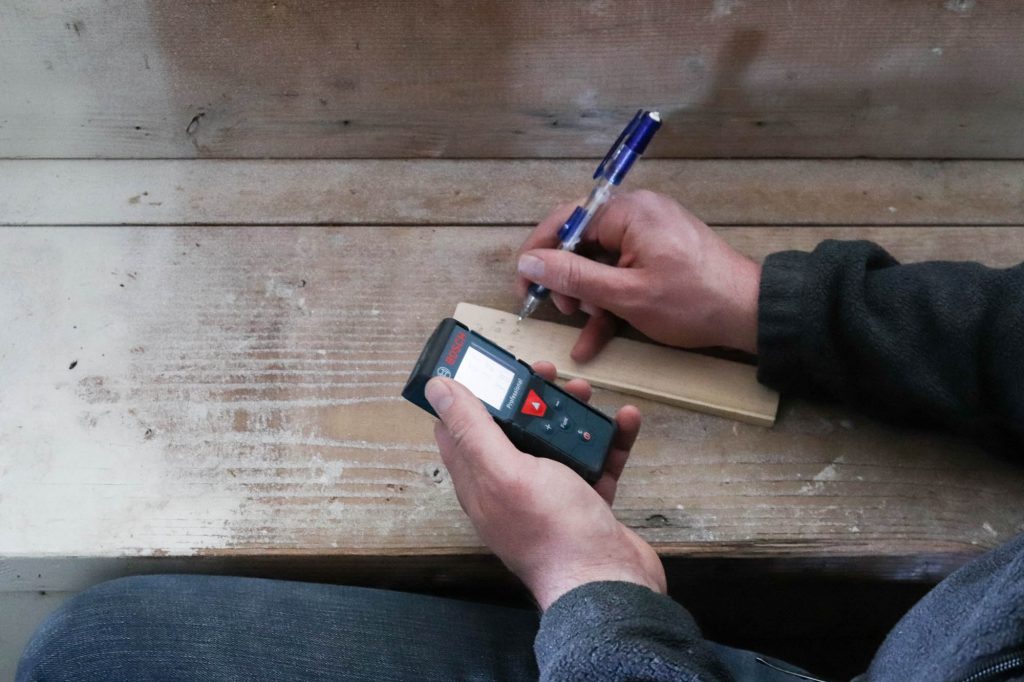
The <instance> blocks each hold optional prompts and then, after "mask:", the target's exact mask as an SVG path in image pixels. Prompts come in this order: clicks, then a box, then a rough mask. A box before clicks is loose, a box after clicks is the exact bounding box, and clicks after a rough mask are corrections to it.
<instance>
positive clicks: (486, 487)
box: [426, 363, 665, 610]
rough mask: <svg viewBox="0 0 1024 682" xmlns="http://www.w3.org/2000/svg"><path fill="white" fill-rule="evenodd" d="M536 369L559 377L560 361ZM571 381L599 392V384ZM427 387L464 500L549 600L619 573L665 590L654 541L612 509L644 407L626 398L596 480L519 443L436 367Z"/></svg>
mask: <svg viewBox="0 0 1024 682" xmlns="http://www.w3.org/2000/svg"><path fill="white" fill-rule="evenodd" d="M534 370H535V371H536V372H537V373H538V374H540V375H541V376H543V377H544V378H546V379H548V380H549V381H550V380H554V377H555V367H554V365H552V364H551V363H537V364H536V365H534ZM565 390H566V391H568V392H569V393H571V394H572V395H574V396H576V397H577V398H579V399H580V400H583V401H588V400H590V393H591V391H590V385H589V384H588V383H587V382H585V381H583V380H580V379H576V380H572V381H570V382H568V383H567V384H566V386H565ZM426 397H427V400H428V401H430V404H431V405H432V406H433V408H434V410H435V411H436V412H437V414H438V415H439V416H440V417H441V421H439V422H438V423H437V426H436V427H435V428H434V437H435V438H436V439H437V445H438V448H439V449H440V450H441V458H442V459H443V460H444V463H445V466H446V467H447V468H448V472H449V473H450V474H451V477H452V483H454V485H455V493H456V495H457V496H458V498H459V504H461V505H462V508H463V509H464V510H465V511H466V514H468V515H469V518H470V520H471V521H472V522H473V526H474V527H475V528H476V530H477V533H478V534H479V535H480V539H481V540H483V542H484V543H485V544H486V545H487V546H488V547H490V548H491V550H492V551H493V552H494V553H495V554H496V555H497V556H498V558H500V559H501V560H502V561H503V562H504V563H505V565H506V566H508V567H509V569H511V571H512V572H513V573H515V574H516V575H518V576H519V578H520V579H521V580H522V581H523V583H524V584H525V585H526V587H527V588H528V589H529V590H530V592H531V593H532V594H533V596H534V599H536V600H537V603H538V604H539V605H540V607H541V608H542V609H545V610H546V609H547V608H548V607H549V606H550V605H551V604H552V603H554V601H555V600H556V599H558V597H560V596H561V595H563V594H565V593H566V592H568V591H569V590H571V589H573V588H575V587H578V586H580V585H583V584H585V583H589V582H594V581H598V580H620V581H626V582H632V583H637V584H640V585H645V586H647V587H649V588H650V589H652V590H655V591H657V592H661V593H664V592H665V572H664V570H663V569H662V566H661V560H660V559H659V558H658V555H657V554H656V553H655V551H654V550H653V549H652V548H651V546H650V545H648V544H647V543H646V542H644V541H643V540H642V539H641V538H640V536H638V535H637V534H636V533H634V532H633V531H632V530H630V529H629V528H626V527H625V526H624V525H622V524H621V523H619V521H618V520H617V519H616V518H615V516H614V515H613V514H612V510H611V503H612V500H613V499H614V497H615V487H616V484H617V482H618V479H619V475H620V474H621V473H622V468H623V466H625V464H626V458H627V457H628V456H629V449H630V447H632V445H633V441H634V440H635V439H636V435H637V432H638V431H639V430H640V412H639V410H637V409H636V408H635V407H633V406H631V405H627V406H626V407H623V408H622V409H620V410H619V411H618V413H617V414H616V416H615V420H616V422H617V424H618V432H617V435H616V439H615V443H614V444H613V446H612V450H611V452H610V453H609V455H608V460H607V462H606V465H605V473H604V475H603V476H602V477H601V479H600V480H598V482H597V483H596V484H595V485H594V486H593V487H591V486H590V485H588V484H587V482H586V481H584V480H583V479H582V478H580V477H579V475H578V474H576V473H575V472H574V471H572V470H571V469H569V468H568V467H566V466H564V465H562V464H559V463H558V462H555V461H552V460H549V459H543V458H540V457H534V456H532V455H528V454H526V453H523V452H520V451H519V450H517V449H516V448H515V447H514V446H513V445H512V443H511V442H510V441H509V440H508V438H507V437H506V436H505V434H504V433H502V431H501V429H500V428H498V425H497V424H496V423H495V422H494V420H493V419H492V418H491V415H490V414H489V413H488V412H487V409H486V408H485V407H484V405H483V403H481V402H480V400H479V399H477V398H476V397H475V396H474V395H473V394H472V393H470V392H469V390H468V389H467V388H465V387H464V386H462V385H461V384H458V383H456V382H454V381H452V380H451V379H442V378H440V377H434V378H433V379H431V380H430V381H429V382H428V383H427V386H426Z"/></svg>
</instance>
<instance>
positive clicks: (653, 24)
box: [0, 0, 1024, 158]
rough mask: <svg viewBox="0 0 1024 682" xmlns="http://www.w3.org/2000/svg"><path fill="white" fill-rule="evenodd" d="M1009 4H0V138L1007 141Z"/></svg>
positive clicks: (198, 147)
mask: <svg viewBox="0 0 1024 682" xmlns="http://www.w3.org/2000/svg"><path fill="white" fill-rule="evenodd" d="M1022 34H1024V6H1022V5H1021V4H1020V3H1016V2H976V1H975V0H957V1H948V2H946V1H943V0H934V1H928V2H925V1H916V2H901V3H893V2H889V1H887V0H864V1H862V2H849V1H841V0H829V1H824V2H823V1H821V0H789V1H788V2H786V3H784V4H783V5H782V6H780V5H779V4H778V3H774V2H740V1H736V0H699V1H695V2H686V3H682V2H677V1H675V0H653V1H651V2H644V3H633V2H549V3H539V2H527V1H523V0H516V1H509V2H481V3H469V4H465V3H453V2H450V1H447V0H446V1H441V2H431V3H423V2H407V1H405V0H382V1H379V2H334V1H333V0H307V1H304V2H295V1H293V0H275V1H274V2H269V1H266V2H256V3H254V2H252V1H251V0H230V1H227V2H217V3H183V2H176V1H174V0H150V1H149V2H145V3H138V2H133V1H132V0H111V1H107V0H70V1H67V2H59V3H58V2H40V1H39V0H8V1H6V2H4V3H0V64H3V69H2V70H0V91H2V92H3V97H2V98H0V157H48V158H64V157H117V158H168V157H171V158H182V157H250V158H263V157H291V158H303V157H311V158H332V157H334V158H338V157H342V158H353V157H358V158H374V157H391V158H409V157H473V158H523V157H525V158H530V157H563V158H564V157H595V156H601V155H602V154H603V153H604V152H605V150H606V148H607V146H608V144H609V141H610V139H613V138H614V135H615V134H616V133H617V132H618V130H619V129H620V128H621V126H622V125H623V124H624V122H625V121H626V120H628V117H629V116H630V115H631V114H632V112H633V111H634V110H635V109H636V108H637V107H640V106H646V107H652V108H656V109H660V110H661V111H662V113H663V114H664V117H665V120H666V126H665V128H664V130H663V131H662V132H661V133H660V134H659V136H658V138H657V139H656V140H655V142H654V144H653V145H652V147H651V150H650V153H651V154H652V155H657V156H663V157H863V156H873V157H902V158H919V157H920V158H923V157H929V158H956V157H971V158H1021V157H1022V156H1024V119H1022V117H1021V116H1020V112H1021V111H1022V110H1024V87H1022V84H1024V70H1022V69H1021V68H1020V64H1021V63H1024V41H1021V39H1020V36H1021V35H1022Z"/></svg>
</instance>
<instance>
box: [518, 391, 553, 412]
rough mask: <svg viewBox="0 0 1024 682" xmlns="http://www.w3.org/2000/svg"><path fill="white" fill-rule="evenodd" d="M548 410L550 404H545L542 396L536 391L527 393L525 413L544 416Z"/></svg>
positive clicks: (524, 404)
mask: <svg viewBox="0 0 1024 682" xmlns="http://www.w3.org/2000/svg"><path fill="white" fill-rule="evenodd" d="M547 411H548V406H547V405H545V404H544V401H543V400H541V399H540V396H539V395H537V393H536V392H535V391H530V392H529V393H528V394H527V395H526V402H524V403H523V414H528V415H531V416H533V417H543V416H544V413H545V412H547Z"/></svg>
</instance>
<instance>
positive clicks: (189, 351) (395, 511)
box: [0, 226, 1024, 579]
mask: <svg viewBox="0 0 1024 682" xmlns="http://www.w3.org/2000/svg"><path fill="white" fill-rule="evenodd" d="M526 233H527V230H526V229H525V228H500V227H488V228H469V227H466V228H446V229H442V228H434V227H390V228H389V227H380V226H378V227H344V228H322V227H314V228H309V227H307V228H304V227H281V228H275V227H266V228H261V229H258V230H254V229H252V228H245V227H221V228H201V227H194V228H184V227H176V228H163V227H154V228H151V229H147V230H138V229H134V228H130V227H128V228H96V227H74V228H70V227H69V228H33V229H8V230H4V231H0V271H2V272H4V273H5V274H4V277H5V286H4V287H3V289H2V290H0V319H4V320H5V324H6V332H5V334H4V335H2V337H0V375H2V376H3V377H4V381H3V382H0V470H2V471H3V475H2V476H0V556H4V557H8V558H13V557H27V558H31V557H111V558H114V557H132V556H160V555H171V556H233V557H239V556H264V555H267V556H272V555H276V556H288V557H291V558H292V559H293V560H294V559H296V558H298V557H312V556H315V557H330V556H339V557H353V556H377V557H380V556H388V555H410V554H416V555H421V556H422V555H460V556H461V555H475V554H478V553H480V552H482V551H483V550H482V548H481V547H480V544H479V542H478V540H477V539H476V536H475V533H474V532H473V529H472V527H471V526H470V524H469V523H468V521H467V520H466V519H465V517H464V515H463V514H462V512H461V510H460V509H459V506H458V503H457V501H456V499H455V496H454V494H453V490H452V488H451V484H450V481H449V480H448V477H447V475H446V472H445V470H444V467H443V466H442V465H441V462H440V460H439V458H438V456H437V452H436V447H435V445H434V442H433V439H432V436H431V429H432V427H431V423H432V422H431V420H430V419H429V418H427V417H426V416H424V415H423V414H422V413H421V412H420V411H419V410H418V409H416V408H415V407H413V406H411V405H408V404H407V403H405V402H404V401H403V400H402V399H401V398H400V397H399V395H398V393H399V391H400V389H401V386H402V385H403V383H404V381H405V378H406V376H407V374H408V371H409V368H410V367H411V365H412V363H413V362H414V360H415V358H416V357H417V354H418V352H419V350H420V348H421V346H422V343H423V340H424V339H425V338H426V337H427V335H428V334H429V332H430V331H431V330H432V328H433V327H434V325H435V324H436V323H437V321H438V320H439V319H440V318H441V317H443V316H445V315H448V314H450V313H451V310H452V308H453V306H454V304H455V302H456V300H457V298H455V297H456V296H462V294H461V293H459V292H466V291H472V292H473V296H474V298H475V299H476V300H478V301H479V302H480V303H482V304H486V305H488V306H491V307H495V308H504V309H511V308H512V307H513V306H514V305H515V304H516V303H517V301H516V297H515V294H514V292H513V289H512V272H513V260H514V259H513V254H514V253H515V250H516V248H517V247H518V245H519V243H520V242H521V240H522V239H523V238H524V237H525V235H526ZM722 234H723V235H724V236H725V238H726V239H727V240H729V241H730V242H731V243H733V244H734V245H737V246H739V247H740V248H741V249H742V250H744V251H747V252H748V253H751V254H752V255H754V256H755V257H763V255H764V254H765V253H767V252H770V251H773V250H778V249H781V248H786V247H790V246H805V245H810V244H813V243H814V242H816V241H817V240H819V239H821V238H823V237H835V236H841V237H848V238H849V237H866V238H874V239H877V240H880V241H882V242H884V243H886V244H887V245H889V246H891V247H892V249H893V251H894V252H895V253H896V254H897V255H899V256H900V257H903V258H907V259H912V260H913V259H916V260H920V259H924V258H934V257H939V256H942V257H952V258H957V257H961V258H962V257H968V256H974V257H976V258H979V259H981V260H983V261H986V262H990V263H993V264H1007V263H1008V262H1011V261H1014V260H1021V259H1024V228H1022V227H997V228H993V227H972V228H956V227H946V228H889V229H886V228H852V227H851V228H828V229H824V228H806V229H801V230H792V229H788V228H740V227H735V228H723V229H722ZM503 273H504V274H503ZM438 292H452V298H447V297H446V296H443V295H439V293H438ZM547 312H548V313H549V314H550V311H547ZM548 319H551V318H550V317H549V318H548ZM72 365H74V366H73V367H72ZM619 402H620V398H619V396H617V395H615V394H612V393H608V392H604V391H600V390H599V391H597V392H596V395H595V404H596V405H597V406H598V407H599V408H601V409H605V410H613V409H614V408H615V406H616V405H617V404H619ZM637 404H638V405H639V407H640V408H641V411H642V412H643V413H644V416H645V423H644V432H643V434H642V436H641V438H640V441H639V442H638V445H637V448H636V450H635V452H634V455H633V457H632V459H631V461H630V464H629V466H628V469H627V471H626V475H625V477H624V479H623V482H622V486H621V489H620V491H621V492H620V498H619V500H618V502H617V504H616V513H617V514H618V515H619V517H620V518H621V519H622V520H623V521H624V522H625V523H626V524H628V525H629V526H631V527H633V528H636V529H637V530H638V532H640V533H641V534H642V535H643V536H644V537H645V538H647V539H648V540H649V541H651V542H652V543H654V545H655V546H656V547H657V548H658V549H659V551H660V552H662V553H663V554H664V555H665V556H667V557H673V556H688V557H693V558H703V559H715V558H718V559H724V558H726V557H728V558H729V560H733V561H740V560H742V559H744V558H746V559H749V560H758V561H762V562H766V563H767V564H772V565H778V564H779V563H780V562H781V563H783V564H785V563H786V562H792V561H797V560H804V561H806V562H808V563H805V564H801V565H803V566H805V567H806V566H811V565H813V566H818V567H828V566H831V567H833V568H835V569H836V570H840V569H841V568H842V567H843V566H849V565H851V563H852V564H856V565H859V566H861V567H863V570H864V572H865V574H868V575H870V574H872V572H874V573H873V574H874V575H884V576H885V577H889V578H897V579H918V578H920V577H921V576H927V577H934V576H936V575H941V574H942V573H944V572H946V571H948V570H950V569H951V568H953V567H955V566H956V565H958V564H959V563H961V562H962V561H964V560H966V559H967V558H968V557H970V556H973V555H975V554H976V553H978V552H980V551H982V550H983V549H986V548H988V547H992V546H994V545H996V544H998V543H1000V542H1002V541H1004V540H1006V539H1008V538H1009V537H1011V536H1013V535H1014V534H1016V533H1017V532H1019V531H1020V529H1021V528H1022V526H1024V515H1022V514H1021V512H1020V510H1021V508H1022V505H1021V504H1020V502H1021V494H1022V493H1021V491H1022V490H1024V471H1021V469H1020V468H1019V467H1016V466H1013V465H1012V464H1011V463H1009V462H1006V461H1003V460H999V459H996V458H992V457H989V456H987V455H985V454H984V453H982V452H979V451H978V450H976V449H975V448H973V447H972V446H970V445H968V444H965V443H963V442H960V441H957V440H955V439H953V438H950V437H947V436H945V435H943V434H938V433H924V432H917V431H907V430H901V429H895V428H891V427H887V426H885V425H882V424H879V423H877V422H875V421H872V420H870V419H868V418H866V417H864V416H862V415H860V414H858V413H857V412H855V411H852V410H849V409H845V408H842V407H838V406H830V405H810V404H807V403H804V402H801V401H791V402H788V403H786V404H784V405H783V408H782V410H781V412H780V415H779V421H778V423H777V424H776V426H775V428H773V429H771V430H767V429H764V428H761V427H757V426H753V425H749V424H742V423H738V422H735V421H732V420H727V419H721V418H718V417H714V416H710V415H702V414H695V413H692V412H689V411H686V410H681V409H678V408H674V407H671V406H668V405H664V404H661V403H657V402H654V401H646V400H638V401H637ZM69 561H71V559H69ZM761 565H762V566H763V565H764V564H761Z"/></svg>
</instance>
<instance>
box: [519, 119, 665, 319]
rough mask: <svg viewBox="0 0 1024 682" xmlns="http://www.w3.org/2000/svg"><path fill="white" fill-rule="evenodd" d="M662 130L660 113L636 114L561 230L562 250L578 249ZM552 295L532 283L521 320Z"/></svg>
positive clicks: (520, 314) (559, 231) (559, 235)
mask: <svg viewBox="0 0 1024 682" xmlns="http://www.w3.org/2000/svg"><path fill="white" fill-rule="evenodd" d="M660 127H661V116H659V115H658V112H656V111H644V110H642V109H641V110H640V111H638V112H636V115H635V116H634V117H633V120H632V121H630V122H629V125H627V126H626V127H625V129H624V130H623V131H622V133H621V134H620V135H619V138H618V139H617V140H615V144H613V145H612V148H611V149H610V150H608V155H607V156H605V157H604V160H603V161H601V163H600V165H598V167H597V170H596V171H594V179H595V180H597V184H595V185H594V189H593V190H591V192H590V196H589V197H587V200H586V202H584V204H583V205H582V206H577V207H576V210H575V211H573V212H572V215H571V216H569V219H568V220H567V221H565V224H564V225H562V227H561V228H559V230H558V239H559V242H560V243H559V245H558V248H559V249H561V250H562V251H573V250H574V249H575V248H576V245H577V244H579V242H580V238H582V237H583V232H584V231H585V230H586V229H587V225H589V224H590V220H591V218H593V217H594V214H595V213H597V211H598V209H599V208H601V207H602V206H603V205H604V203H605V202H606V201H608V198H609V197H610V196H611V193H612V188H613V187H617V186H618V185H620V184H621V183H622V181H623V179H625V177H626V173H628V172H629V169H630V168H631V167H632V166H633V162H634V161H636V160H637V159H639V158H640V155H641V154H643V153H644V150H645V149H647V144H648V143H649V142H650V141H651V138H652V137H654V133H656V132H658V128H660ZM550 293H551V292H550V290H549V289H547V288H546V287H542V286H541V285H539V284H536V283H533V284H531V285H530V288H529V289H528V290H527V293H526V299H525V300H524V301H523V309H522V310H521V311H520V312H519V319H520V320H522V319H523V318H524V317H529V316H530V315H531V314H532V313H533V311H534V310H536V309H537V306H539V305H540V303H541V301H543V300H544V299H545V298H547V297H548V294H550Z"/></svg>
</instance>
